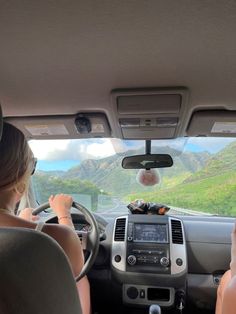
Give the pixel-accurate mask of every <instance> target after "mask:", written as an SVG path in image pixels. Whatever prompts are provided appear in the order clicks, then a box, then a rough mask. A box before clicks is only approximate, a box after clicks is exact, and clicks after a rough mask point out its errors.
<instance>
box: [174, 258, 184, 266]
mask: <svg viewBox="0 0 236 314" xmlns="http://www.w3.org/2000/svg"><path fill="white" fill-rule="evenodd" d="M175 262H176V264H177V265H178V266H182V265H183V260H182V258H177V260H176V261H175Z"/></svg>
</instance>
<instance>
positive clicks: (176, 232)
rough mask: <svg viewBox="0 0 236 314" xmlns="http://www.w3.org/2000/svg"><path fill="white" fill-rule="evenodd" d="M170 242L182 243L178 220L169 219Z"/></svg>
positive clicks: (181, 232)
mask: <svg viewBox="0 0 236 314" xmlns="http://www.w3.org/2000/svg"><path fill="white" fill-rule="evenodd" d="M171 229H172V242H173V243H175V244H183V231H182V226H181V222H180V221H179V220H173V219H171Z"/></svg>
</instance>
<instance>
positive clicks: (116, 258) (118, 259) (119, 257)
mask: <svg viewBox="0 0 236 314" xmlns="http://www.w3.org/2000/svg"><path fill="white" fill-rule="evenodd" d="M115 261H116V262H117V263H119V262H120V261H121V256H120V255H116V256H115Z"/></svg>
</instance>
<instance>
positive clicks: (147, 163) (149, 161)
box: [122, 154, 173, 169]
mask: <svg viewBox="0 0 236 314" xmlns="http://www.w3.org/2000/svg"><path fill="white" fill-rule="evenodd" d="M172 165H173V159H172V157H171V156H170V155H167V154H146V155H136V156H128V157H125V158H124V159H123V160H122V167H123V168H124V169H151V168H166V167H171V166H172Z"/></svg>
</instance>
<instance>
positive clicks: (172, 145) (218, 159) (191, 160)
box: [30, 137, 236, 216]
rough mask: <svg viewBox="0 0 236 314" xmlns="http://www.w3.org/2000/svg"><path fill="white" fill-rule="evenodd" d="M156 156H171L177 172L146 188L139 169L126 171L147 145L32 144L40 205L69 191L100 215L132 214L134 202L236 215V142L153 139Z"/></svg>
mask: <svg viewBox="0 0 236 314" xmlns="http://www.w3.org/2000/svg"><path fill="white" fill-rule="evenodd" d="M151 143H152V148H151V149H152V153H167V154H170V155H171V156H172V158H173V161H174V164H173V166H172V167H171V168H161V169H158V172H159V175H160V177H161V180H160V182H159V183H158V184H157V185H154V186H143V185H141V184H140V183H139V182H138V180H137V174H138V171H139V170H135V169H123V168H122V166H121V162H122V159H123V158H124V157H125V156H129V155H135V154H144V153H145V141H133V140H132V141H131V140H130V141H128V140H119V139H101V138H99V139H75V140H32V141H30V146H31V149H32V151H33V153H34V155H35V157H36V158H37V159H38V163H37V168H36V171H35V174H34V176H33V179H32V182H33V188H34V192H35V196H36V200H37V202H38V203H39V204H40V203H44V202H47V201H48V197H49V196H50V195H51V194H56V193H67V194H71V195H72V196H73V199H74V200H75V201H77V202H79V203H81V204H82V205H84V206H86V207H87V208H88V209H90V210H91V211H93V212H98V213H104V214H105V213H110V214H111V213H116V214H117V215H119V214H121V213H127V212H128V209H127V205H128V204H129V203H130V202H131V201H134V200H137V199H142V200H144V201H145V202H154V203H161V204H164V205H167V206H168V207H170V208H171V210H170V211H169V213H171V214H173V213H175V214H181V215H182V214H185V215H199V214H201V215H202V214H205V215H209V214H210V215H227V216H236V193H235V191H236V139H235V138H204V137H197V138H179V139H174V140H158V141H157V140H156V141H154V140H153V141H152V142H151Z"/></svg>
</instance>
